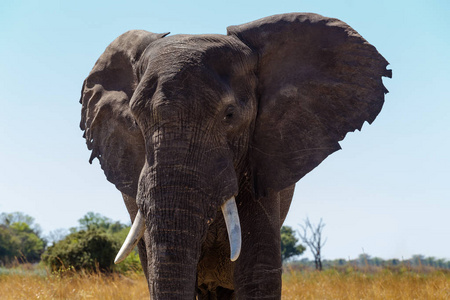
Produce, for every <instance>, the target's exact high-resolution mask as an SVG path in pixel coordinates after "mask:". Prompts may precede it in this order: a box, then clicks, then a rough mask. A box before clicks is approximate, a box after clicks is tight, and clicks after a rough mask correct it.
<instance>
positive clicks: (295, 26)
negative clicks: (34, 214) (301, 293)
mask: <svg viewBox="0 0 450 300" xmlns="http://www.w3.org/2000/svg"><path fill="white" fill-rule="evenodd" d="M387 65H388V63H387V61H386V60H385V59H384V58H383V57H382V56H381V55H380V54H379V53H378V52H377V51H376V49H375V47H373V46H372V45H370V44H369V43H368V42H367V41H366V40H364V39H363V38H362V37H361V36H360V35H359V34H358V33H357V32H356V31H354V30H353V29H352V28H350V27H349V26H348V25H347V24H345V23H343V22H341V21H339V20H336V19H329V18H325V17H322V16H320V15H315V14H300V13H292V14H284V15H275V16H271V17H267V18H263V19H260V20H257V21H254V22H251V23H247V24H244V25H239V26H232V27H229V28H228V34H227V35H174V36H167V34H154V33H150V32H147V31H142V30H135V31H129V32H127V33H125V34H123V35H121V36H120V37H118V38H117V39H116V40H115V41H114V42H112V43H111V45H109V46H108V48H107V49H106V50H105V52H104V53H103V54H102V55H101V57H100V58H99V60H98V61H97V63H96V64H95V66H94V68H93V70H92V71H91V73H90V74H89V76H88V77H87V79H86V80H85V82H84V85H83V90H82V97H81V103H82V120H81V129H82V130H84V131H85V138H86V140H87V145H88V148H89V149H91V150H92V156H91V161H92V159H94V158H95V157H97V158H98V159H99V160H100V163H101V166H102V169H103V170H104V172H105V175H106V177H107V179H108V180H109V181H111V182H112V183H114V184H115V186H116V187H117V188H118V189H119V190H120V191H121V192H122V194H123V198H124V200H125V204H126V206H127V209H128V211H129V213H130V217H131V219H132V220H134V217H135V215H136V212H137V210H138V209H139V210H140V211H141V212H142V214H143V215H144V217H145V220H146V221H145V223H146V231H145V234H144V238H143V239H142V240H141V242H140V243H139V255H140V258H141V261H142V265H143V267H144V270H145V272H146V275H147V279H148V284H149V289H150V294H151V298H152V299H194V298H195V297H196V296H197V297H198V298H199V299H262V298H264V299H280V293H281V258H280V226H281V225H282V223H283V221H284V218H285V216H286V214H287V211H288V209H289V205H290V202H291V199H292V194H293V191H294V184H295V183H296V182H297V181H298V180H299V179H300V178H301V177H303V176H304V175H305V174H307V173H308V172H309V171H311V170H312V169H313V168H315V167H316V166H317V165H318V164H319V163H320V162H321V161H322V160H323V159H325V158H326V157H327V156H328V155H329V154H331V153H333V152H334V151H336V150H339V149H340V147H339V144H338V142H339V141H340V140H342V139H343V138H344V137H345V135H346V133H347V132H350V131H354V130H355V129H360V128H361V126H362V125H363V123H364V122H365V121H367V122H369V123H371V122H372V121H373V120H374V119H375V117H376V116H377V114H378V113H379V111H380V110H381V107H382V105H383V102H384V94H385V93H386V92H387V90H386V89H385V88H384V86H383V83H382V79H381V78H382V76H388V77H390V71H389V70H386V66H387ZM232 196H236V202H237V206H238V211H239V216H240V220H241V228H242V250H241V254H240V257H239V258H238V260H237V261H236V262H231V261H230V258H229V257H230V250H229V248H230V246H229V244H228V236H227V232H226V229H225V225H224V219H223V216H222V214H221V213H220V206H221V205H222V204H223V203H224V201H226V200H227V199H229V198H230V197H232Z"/></svg>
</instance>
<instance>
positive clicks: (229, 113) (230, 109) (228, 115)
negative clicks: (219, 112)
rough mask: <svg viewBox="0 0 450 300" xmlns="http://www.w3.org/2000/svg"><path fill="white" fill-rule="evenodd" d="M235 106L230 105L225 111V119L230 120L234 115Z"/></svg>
mask: <svg viewBox="0 0 450 300" xmlns="http://www.w3.org/2000/svg"><path fill="white" fill-rule="evenodd" d="M234 112H235V108H234V106H228V107H227V109H226V111H225V116H224V118H223V120H224V121H230V120H231V119H233V117H234Z"/></svg>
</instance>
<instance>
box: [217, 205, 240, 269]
mask: <svg viewBox="0 0 450 300" xmlns="http://www.w3.org/2000/svg"><path fill="white" fill-rule="evenodd" d="M221 208H222V213H223V217H224V219H225V224H226V225H227V231H228V239H229V240H230V250H231V255H230V259H231V261H235V260H236V259H238V257H239V254H240V253H241V244H242V243H241V223H240V222H239V214H238V210H237V206H236V200H235V199H234V197H231V198H230V199H228V200H227V201H226V202H225V203H224V204H223V205H222V207H221Z"/></svg>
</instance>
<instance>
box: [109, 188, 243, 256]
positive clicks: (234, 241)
mask: <svg viewBox="0 0 450 300" xmlns="http://www.w3.org/2000/svg"><path fill="white" fill-rule="evenodd" d="M221 209H222V214H223V217H224V219H225V224H226V227H227V232H228V240H229V241H230V260H231V261H235V260H237V259H238V257H239V254H240V253H241V245H242V239H241V223H240V221H239V214H238V210H237V206H236V200H235V198H234V197H231V198H230V199H228V200H227V201H225V203H224V204H222V206H221ZM144 232H145V220H144V217H143V215H142V214H141V212H140V211H138V213H137V215H136V218H135V219H134V222H133V225H132V226H131V229H130V232H129V233H128V235H127V237H126V239H125V242H124V243H123V245H122V247H121V248H120V250H119V253H118V254H117V256H116V258H115V260H114V263H115V264H118V263H120V262H122V261H123V260H124V259H125V258H126V257H127V256H128V255H129V254H130V253H131V251H132V250H133V249H134V247H136V245H137V243H138V242H139V240H140V239H141V238H142V236H143V235H144Z"/></svg>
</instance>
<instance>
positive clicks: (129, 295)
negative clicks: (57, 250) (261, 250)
mask: <svg viewBox="0 0 450 300" xmlns="http://www.w3.org/2000/svg"><path fill="white" fill-rule="evenodd" d="M67 273H69V274H67ZM0 291H1V292H0V299H148V291H147V284H146V281H145V277H144V275H138V274H131V275H128V276H122V275H117V274H114V275H101V274H86V273H73V272H71V271H69V272H63V273H57V274H49V273H46V272H45V271H43V272H41V273H36V272H32V271H28V272H18V273H17V274H15V273H9V274H8V275H0ZM282 299H286V300H290V299H333V300H334V299H371V300H372V299H374V300H375V299H383V300H384V299H408V300H411V299H433V300H434V299H450V273H448V272H447V273H446V272H439V271H432V272H427V273H417V272H409V271H405V272H390V271H388V270H382V271H378V272H373V273H372V272H370V273H369V272H366V273H364V272H357V271H352V270H349V271H348V272H337V271H333V270H328V271H324V272H315V271H302V272H299V271H291V272H286V273H285V274H284V275H283V297H282Z"/></svg>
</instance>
